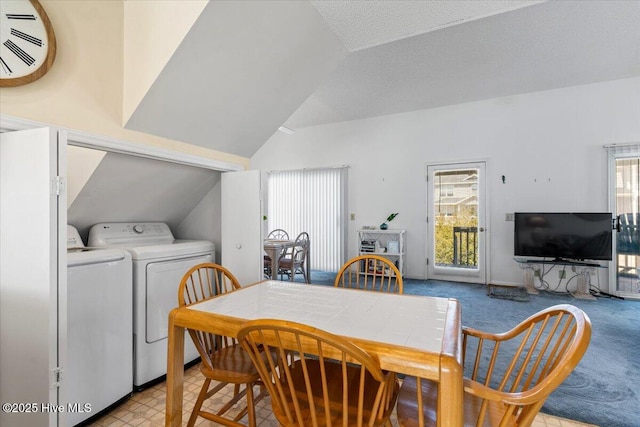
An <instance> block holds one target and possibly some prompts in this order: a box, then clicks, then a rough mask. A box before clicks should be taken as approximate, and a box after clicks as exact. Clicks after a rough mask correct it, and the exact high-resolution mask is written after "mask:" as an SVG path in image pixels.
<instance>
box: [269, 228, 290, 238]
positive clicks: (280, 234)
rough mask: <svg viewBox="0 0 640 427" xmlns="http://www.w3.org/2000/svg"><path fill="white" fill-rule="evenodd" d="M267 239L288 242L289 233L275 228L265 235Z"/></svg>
mask: <svg viewBox="0 0 640 427" xmlns="http://www.w3.org/2000/svg"><path fill="white" fill-rule="evenodd" d="M267 239H278V240H289V233H287V232H286V231H285V230H283V229H282V228H276V229H275V230H271V232H269V234H268V235H267Z"/></svg>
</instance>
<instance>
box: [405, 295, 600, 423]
mask: <svg viewBox="0 0 640 427" xmlns="http://www.w3.org/2000/svg"><path fill="white" fill-rule="evenodd" d="M590 339H591V321H590V320H589V317H588V316H587V315H586V314H585V313H584V312H583V311H582V310H580V309H579V308H577V307H574V306H572V305H568V304H564V305H556V306H553V307H549V308H547V309H545V310H542V311H540V312H538V313H537V314H534V315H532V316H531V317H529V318H528V319H526V320H524V321H523V322H521V323H520V324H519V325H518V326H516V327H515V328H513V329H511V330H510V331H508V332H505V333H502V334H493V333H488V332H482V331H478V330H476V329H472V328H467V327H464V328H463V358H464V360H465V362H467V363H465V368H467V367H468V368H469V370H468V372H465V374H466V373H468V374H469V376H468V377H467V376H465V379H464V425H465V426H483V427H486V426H518V427H526V426H530V425H531V423H532V422H533V420H534V418H535V416H536V415H537V414H538V412H539V411H540V408H541V407H542V405H543V404H544V402H545V400H546V399H547V397H548V396H549V394H550V393H551V392H552V391H553V390H555V389H556V388H557V387H558V386H559V385H560V384H561V383H562V382H563V381H564V380H565V379H566V378H567V377H568V376H569V374H570V373H571V372H572V371H573V369H574V368H575V367H576V366H577V365H578V362H579V361H580V359H581V358H582V356H583V355H584V353H585V351H586V350H587V347H588V345H589V341H590ZM418 390H420V392H418ZM441 398H446V397H441ZM437 400H438V386H437V384H436V383H433V382H431V381H428V380H424V379H419V378H415V377H406V378H405V379H404V381H403V383H402V387H401V388H400V393H399V395H398V404H397V415H398V422H399V424H400V425H401V426H403V427H414V426H435V425H436V421H437V412H436V408H437Z"/></svg>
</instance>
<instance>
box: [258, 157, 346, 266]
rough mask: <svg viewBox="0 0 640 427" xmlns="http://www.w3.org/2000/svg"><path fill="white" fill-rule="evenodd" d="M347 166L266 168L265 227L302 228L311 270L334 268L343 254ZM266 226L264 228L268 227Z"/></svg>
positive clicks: (298, 230) (294, 232)
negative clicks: (285, 169) (308, 243)
mask: <svg viewBox="0 0 640 427" xmlns="http://www.w3.org/2000/svg"><path fill="white" fill-rule="evenodd" d="M347 170H348V169H347V168H346V167H338V168H327V169H302V170H290V171H277V172H269V174H268V177H267V191H268V196H267V197H268V203H267V228H268V230H273V229H276V228H282V229H284V230H286V231H287V232H288V233H289V237H290V238H291V239H295V238H296V236H297V235H298V234H299V233H301V232H303V231H306V232H307V233H309V240H310V242H311V248H310V253H309V255H310V263H311V264H310V266H311V269H312V270H320V271H338V270H339V269H340V267H341V266H342V264H343V263H344V261H345V254H346V223H347V206H346V204H347V203H346V201H347V198H346V188H347ZM268 230H267V231H268Z"/></svg>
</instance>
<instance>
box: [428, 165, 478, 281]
mask: <svg viewBox="0 0 640 427" xmlns="http://www.w3.org/2000/svg"><path fill="white" fill-rule="evenodd" d="M485 188H486V187H485V162H470V163H451V164H439V165H429V166H427V218H428V219H427V221H428V227H427V254H428V255H427V278H429V279H437V280H451V281H457V282H469V283H486V268H485V266H486V265H488V254H487V251H485V248H486V240H487V232H486V226H485V212H486V211H485V205H486V203H485V202H486V191H485Z"/></svg>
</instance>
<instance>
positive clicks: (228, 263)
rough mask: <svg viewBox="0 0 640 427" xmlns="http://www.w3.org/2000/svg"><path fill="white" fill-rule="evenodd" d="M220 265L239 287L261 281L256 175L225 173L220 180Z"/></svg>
mask: <svg viewBox="0 0 640 427" xmlns="http://www.w3.org/2000/svg"><path fill="white" fill-rule="evenodd" d="M221 185H222V189H221V193H222V197H221V199H222V202H221V205H222V206H221V210H222V212H221V222H222V233H221V238H220V240H221V242H222V243H221V244H222V257H221V259H222V265H223V266H225V267H226V268H227V269H229V271H231V272H232V273H233V275H234V276H236V277H237V278H238V280H239V281H240V284H241V285H243V286H244V285H248V284H250V283H255V282H258V281H260V280H262V267H263V251H264V250H263V248H262V201H261V186H260V171H244V172H226V173H223V174H222V177H221Z"/></svg>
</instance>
